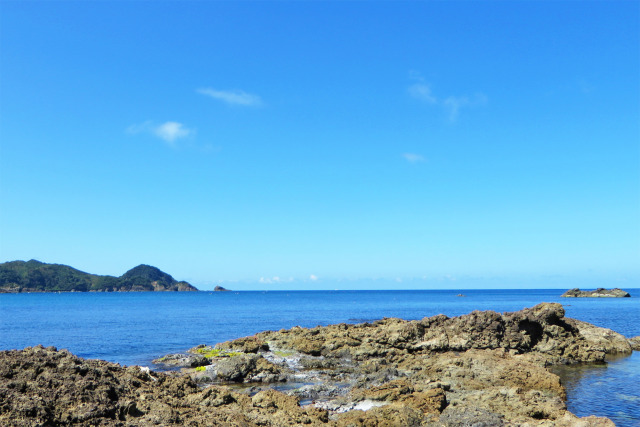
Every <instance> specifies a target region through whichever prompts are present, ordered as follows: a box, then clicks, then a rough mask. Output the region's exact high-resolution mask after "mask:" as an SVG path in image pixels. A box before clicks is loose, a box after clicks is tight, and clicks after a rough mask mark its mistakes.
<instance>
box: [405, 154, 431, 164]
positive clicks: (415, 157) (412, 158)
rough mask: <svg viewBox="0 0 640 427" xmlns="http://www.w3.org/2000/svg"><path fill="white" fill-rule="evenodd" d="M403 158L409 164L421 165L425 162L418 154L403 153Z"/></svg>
mask: <svg viewBox="0 0 640 427" xmlns="http://www.w3.org/2000/svg"><path fill="white" fill-rule="evenodd" d="M402 157H404V158H405V160H406V161H408V162H409V163H419V162H424V161H425V159H424V157H422V156H421V155H420V154H416V153H403V154H402Z"/></svg>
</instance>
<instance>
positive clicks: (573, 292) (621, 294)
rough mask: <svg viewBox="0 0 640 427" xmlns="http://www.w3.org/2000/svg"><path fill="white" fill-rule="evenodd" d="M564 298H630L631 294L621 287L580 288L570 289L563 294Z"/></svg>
mask: <svg viewBox="0 0 640 427" xmlns="http://www.w3.org/2000/svg"><path fill="white" fill-rule="evenodd" d="M561 297H564V298H629V297H631V294H629V292H627V291H623V290H622V289H620V288H613V289H605V288H598V289H596V290H593V291H581V290H580V288H573V289H569V290H568V291H567V292H565V293H564V294H562V295H561Z"/></svg>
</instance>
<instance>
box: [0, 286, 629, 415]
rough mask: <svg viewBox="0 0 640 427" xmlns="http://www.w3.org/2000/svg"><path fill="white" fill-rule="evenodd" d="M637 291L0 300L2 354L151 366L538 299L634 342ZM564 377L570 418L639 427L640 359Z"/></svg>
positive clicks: (151, 295) (122, 295)
mask: <svg viewBox="0 0 640 427" xmlns="http://www.w3.org/2000/svg"><path fill="white" fill-rule="evenodd" d="M639 291H640V289H638V290H633V289H629V292H630V293H631V294H632V295H634V294H635V295H636V296H635V297H632V298H614V299H593V298H578V299H566V298H560V294H561V291H559V290H554V289H545V290H530V289H525V290H463V291H458V290H438V291H431V290H430V291H426V290H406V291H268V292H258V291H256V292H193V293H191V292H185V293H151V292H148V293H48V294H0V350H6V349H19V348H24V347H26V346H33V345H37V344H43V345H45V346H49V345H53V346H56V347H58V348H66V349H68V350H69V351H71V352H73V353H75V354H77V355H78V356H81V357H85V358H99V359H104V360H108V361H112V362H117V363H121V364H125V365H132V364H138V365H150V364H151V360H152V359H154V358H156V357H158V356H161V355H164V354H167V353H171V352H179V351H184V350H186V349H188V348H191V347H193V346H196V345H198V344H203V343H206V344H215V343H217V342H221V341H226V340H229V339H233V338H238V337H242V336H247V335H253V334H255V333H257V332H260V331H264V330H279V329H288V328H291V327H293V326H303V327H313V326H317V325H328V324H332V323H341V322H345V323H360V322H365V321H372V320H375V319H380V318H382V317H399V318H402V319H407V320H412V319H421V318H423V317H427V316H433V315H436V314H440V313H443V314H446V315H447V316H451V317H452V316H458V315H462V314H467V313H470V312H471V311H473V310H494V311H498V312H504V311H516V310H520V309H522V308H525V307H532V306H534V305H535V304H538V303H540V302H559V303H561V304H563V305H564V307H565V310H566V315H567V317H573V318H576V319H580V320H584V321H587V322H590V323H593V324H595V325H597V326H602V327H606V328H610V329H613V330H615V331H616V332H619V333H621V334H623V335H625V336H627V337H632V336H636V335H640V298H638V297H637V295H640V292H639ZM460 293H462V294H464V295H466V297H458V296H457V295H458V294H460ZM563 378H564V382H565V384H567V390H568V398H569V399H568V405H569V409H570V410H571V411H572V412H574V413H576V414H578V415H581V416H583V415H591V414H596V415H602V416H607V417H610V418H612V419H613V420H614V421H615V422H616V424H617V425H621V426H624V425H640V386H639V384H640V354H639V353H637V352H636V353H634V355H633V356H631V357H627V358H623V359H618V360H615V361H612V362H611V363H610V364H609V365H608V366H606V367H603V366H599V367H588V368H584V367H582V368H579V369H576V370H575V371H568V372H567V373H566V374H564V373H563ZM603 396H605V397H606V398H603ZM594 400H597V401H598V402H601V403H602V404H601V405H599V404H598V402H594Z"/></svg>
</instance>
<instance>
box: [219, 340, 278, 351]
mask: <svg viewBox="0 0 640 427" xmlns="http://www.w3.org/2000/svg"><path fill="white" fill-rule="evenodd" d="M216 348H218V349H222V350H232V351H241V352H243V353H257V352H258V351H260V350H265V351H266V350H269V346H268V345H267V343H265V342H264V341H262V340H260V339H258V338H256V337H244V338H238V339H235V340H232V341H225V342H223V343H219V344H216Z"/></svg>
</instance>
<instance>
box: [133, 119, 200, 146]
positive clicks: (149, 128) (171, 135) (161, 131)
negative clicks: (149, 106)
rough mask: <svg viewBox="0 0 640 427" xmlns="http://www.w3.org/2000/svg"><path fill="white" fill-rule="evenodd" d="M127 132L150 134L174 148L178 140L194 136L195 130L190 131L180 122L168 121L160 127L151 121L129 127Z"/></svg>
mask: <svg viewBox="0 0 640 427" xmlns="http://www.w3.org/2000/svg"><path fill="white" fill-rule="evenodd" d="M126 132H127V133H129V134H132V135H135V134H139V133H148V134H151V135H154V136H156V137H158V138H160V139H162V140H163V141H165V142H166V143H168V144H169V145H172V146H173V145H174V144H175V143H176V141H177V140H179V139H182V138H186V137H188V136H190V135H193V134H194V133H195V130H194V129H188V128H186V127H185V126H184V125H183V124H182V123H179V122H174V121H168V122H164V123H161V124H159V125H158V124H155V123H154V122H152V121H151V120H147V121H146V122H143V123H139V124H135V125H131V126H129V127H128V128H127V129H126Z"/></svg>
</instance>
